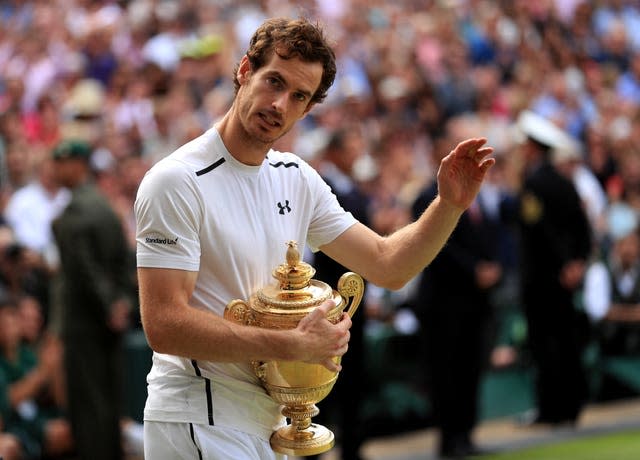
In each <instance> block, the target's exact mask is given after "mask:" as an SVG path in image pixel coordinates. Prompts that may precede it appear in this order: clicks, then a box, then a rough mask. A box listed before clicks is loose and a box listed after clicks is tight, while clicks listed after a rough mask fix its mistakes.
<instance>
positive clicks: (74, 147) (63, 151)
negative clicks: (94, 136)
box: [52, 139, 91, 160]
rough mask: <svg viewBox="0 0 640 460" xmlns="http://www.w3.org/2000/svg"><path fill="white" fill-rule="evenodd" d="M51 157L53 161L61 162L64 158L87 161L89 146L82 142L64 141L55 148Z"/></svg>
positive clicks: (89, 151) (89, 152)
mask: <svg viewBox="0 0 640 460" xmlns="http://www.w3.org/2000/svg"><path fill="white" fill-rule="evenodd" d="M52 156H53V159H54V160H63V159H66V158H84V159H89V157H90V156H91V146H89V144H88V143H87V142H85V141H82V140H78V139H66V140H64V141H62V142H60V143H59V144H58V145H56V146H55V148H54V149H53V154H52Z"/></svg>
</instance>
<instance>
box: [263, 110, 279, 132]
mask: <svg viewBox="0 0 640 460" xmlns="http://www.w3.org/2000/svg"><path fill="white" fill-rule="evenodd" d="M258 116H259V117H260V119H261V120H262V121H264V122H265V123H266V124H267V125H269V126H271V127H273V128H278V127H280V121H279V120H276V119H275V118H273V117H271V116H269V114H268V113H264V112H259V113H258Z"/></svg>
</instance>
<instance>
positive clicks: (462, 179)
mask: <svg viewBox="0 0 640 460" xmlns="http://www.w3.org/2000/svg"><path fill="white" fill-rule="evenodd" d="M486 142H487V139H486V138H484V137H481V138H472V139H467V140H465V141H462V142H460V143H459V144H458V145H456V147H455V148H454V149H453V150H452V151H451V152H450V153H449V154H448V155H447V156H446V157H444V158H443V159H442V161H441V163H440V168H439V170H438V194H439V195H440V197H441V199H443V200H445V201H447V202H449V203H450V204H452V205H454V206H457V207H459V208H461V209H467V208H468V207H469V206H470V205H471V202H472V201H473V200H474V198H475V197H476V195H477V194H478V191H479V190H480V185H481V184H482V181H483V179H484V177H485V175H486V173H487V171H488V170H489V168H490V167H491V166H493V165H494V164H495V162H496V160H495V158H486V156H487V155H489V154H490V153H492V152H493V148H492V147H485V146H484V145H485V144H486Z"/></svg>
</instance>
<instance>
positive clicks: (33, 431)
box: [0, 299, 73, 460]
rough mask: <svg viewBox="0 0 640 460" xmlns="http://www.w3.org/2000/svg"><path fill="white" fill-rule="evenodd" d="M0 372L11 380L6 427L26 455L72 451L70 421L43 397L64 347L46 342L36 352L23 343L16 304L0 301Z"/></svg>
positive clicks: (32, 457) (9, 383)
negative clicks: (43, 402)
mask: <svg viewBox="0 0 640 460" xmlns="http://www.w3.org/2000/svg"><path fill="white" fill-rule="evenodd" d="M0 337H1V345H2V346H1V351H2V355H1V356H0V374H2V377H3V378H4V379H6V382H7V384H8V387H7V394H6V398H7V400H8V403H9V406H10V413H9V415H8V417H7V419H6V420H5V424H6V430H7V431H8V432H9V433H12V434H14V435H15V436H16V437H17V438H18V439H19V440H20V444H21V448H22V450H23V453H24V455H25V457H26V458H27V459H33V460H36V459H39V458H42V457H43V456H48V457H51V458H55V457H56V456H61V455H64V454H69V453H71V451H72V449H73V438H72V434H71V428H70V426H69V422H68V421H67V420H66V419H65V418H63V417H62V416H61V415H60V413H59V408H58V407H55V408H53V409H54V411H53V412H51V411H50V412H47V411H46V410H45V408H44V406H42V405H41V404H40V402H39V401H40V399H39V398H42V397H43V395H44V394H45V393H47V392H48V391H50V385H51V384H52V382H53V378H54V375H55V373H56V370H57V369H58V366H59V363H60V359H61V356H62V354H61V351H60V348H59V346H58V345H57V343H56V342H53V341H50V342H46V343H43V344H42V345H41V347H39V349H38V352H37V355H36V354H35V353H34V350H32V349H31V348H30V347H29V346H28V345H26V344H24V343H23V336H22V327H21V323H20V317H19V313H18V307H17V305H16V304H15V303H14V302H13V301H11V300H6V299H5V300H3V301H2V302H1V303H0Z"/></svg>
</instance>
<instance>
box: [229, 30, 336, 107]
mask: <svg viewBox="0 0 640 460" xmlns="http://www.w3.org/2000/svg"><path fill="white" fill-rule="evenodd" d="M272 52H275V53H277V54H278V56H280V57H281V58H282V59H291V58H294V57H297V58H300V59H302V60H303V61H305V62H320V63H321V64H322V79H321V80H320V86H318V89H317V90H316V92H315V93H314V95H313V96H312V97H311V102H316V103H317V102H322V101H323V100H324V98H325V97H327V91H329V88H330V87H331V85H333V80H334V79H335V76H336V56H335V53H334V51H333V49H332V48H331V46H330V45H329V43H328V41H327V39H326V37H325V34H324V31H323V30H322V28H321V27H320V25H319V24H312V23H311V22H309V21H308V20H307V19H305V18H300V19H289V18H273V19H267V20H266V21H265V22H264V23H262V25H261V26H260V27H258V29H257V30H256V31H255V33H254V34H253V37H251V41H250V42H249V49H248V50H247V53H246V55H247V58H248V59H249V63H250V64H251V68H252V69H253V70H258V69H259V68H260V67H262V66H263V65H265V63H266V62H267V61H268V60H269V59H270V57H271V53H272ZM239 65H240V64H239V63H238V64H237V65H236V67H235V69H234V72H233V84H234V87H235V92H236V93H237V92H238V89H239V88H240V83H239V82H238V77H237V73H238V67H239Z"/></svg>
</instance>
